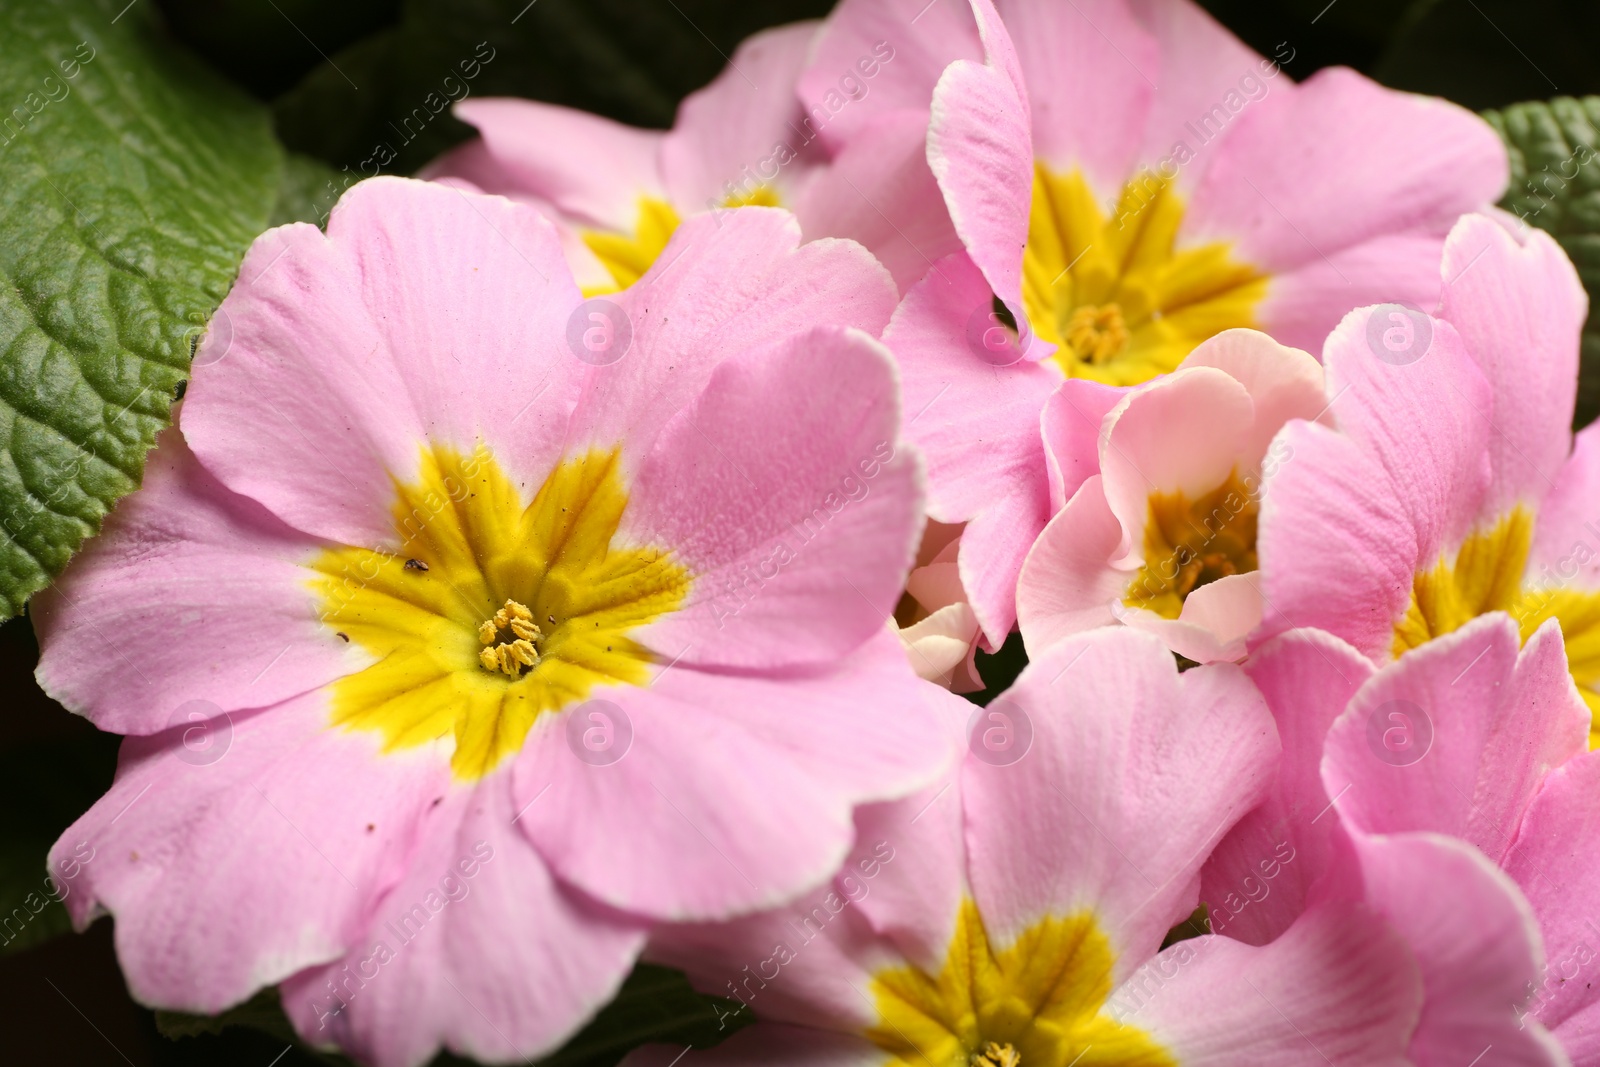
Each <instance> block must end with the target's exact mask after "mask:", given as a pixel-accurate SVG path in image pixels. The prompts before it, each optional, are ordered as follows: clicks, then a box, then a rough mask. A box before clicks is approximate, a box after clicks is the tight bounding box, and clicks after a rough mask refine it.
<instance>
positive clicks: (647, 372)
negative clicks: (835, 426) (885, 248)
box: [569, 207, 896, 468]
mask: <svg viewBox="0 0 1600 1067" xmlns="http://www.w3.org/2000/svg"><path fill="white" fill-rule="evenodd" d="M615 300H616V304H617V306H618V307H619V308H620V309H621V311H622V313H623V314H624V315H625V316H626V317H627V319H628V322H629V323H630V324H631V330H632V340H631V342H630V343H629V345H628V347H627V348H625V349H624V350H623V352H622V354H621V355H620V356H619V357H617V359H616V360H615V361H614V362H612V363H609V364H607V365H605V366H602V367H597V368H595V370H594V372H593V376H592V377H591V378H590V380H589V386H588V389H587V390H586V392H585V394H584V397H583V400H582V401H581V402H580V404H579V405H578V408H577V410H576V411H575V412H574V413H573V416H572V434H571V437H570V438H569V444H572V445H577V444H593V445H595V446H597V447H601V448H610V447H614V446H616V445H617V444H618V443H619V442H621V443H625V445H626V447H625V449H624V452H623V458H624V464H625V465H626V466H628V467H630V468H636V467H637V464H638V463H640V462H642V460H643V459H644V457H645V456H647V455H648V454H649V451H650V449H651V447H652V446H653V444H654V442H655V438H656V435H657V434H658V433H660V432H661V429H662V427H663V426H665V425H666V423H667V422H668V421H669V420H670V419H672V417H673V416H674V415H676V414H677V412H678V411H680V410H681V409H683V408H685V407H688V406H689V404H690V403H692V402H693V401H694V399H695V398H696V397H697V396H699V395H700V393H701V392H702V391H703V390H704V389H705V387H706V383H707V382H708V381H709V380H710V378H711V372H712V370H713V369H714V368H715V367H716V366H717V364H718V363H720V362H722V361H723V360H724V359H726V358H728V357H729V356H732V355H734V354H736V353H739V352H746V351H754V350H757V349H767V348H771V347H773V346H775V345H778V344H780V343H784V342H787V341H789V340H790V339H791V338H792V337H793V336H794V335H795V334H797V333H801V332H803V331H805V330H807V329H810V328H811V327H813V326H854V327H855V328H857V329H860V330H864V331H865V332H867V333H869V334H871V335H872V336H874V337H876V336H878V335H879V334H880V333H882V332H883V328H884V326H885V325H886V324H887V323H888V321H889V316H890V314H892V313H893V311H894V306H895V300H896V294H895V288H894V280H893V279H892V278H890V277H889V273H888V272H887V271H885V270H884V269H883V267H882V266H881V265H880V264H879V263H878V262H877V261H876V260H874V259H873V258H872V256H871V255H870V254H869V253H868V252H867V251H866V249H864V248H862V247H861V246H860V245H857V244H855V243H854V242H852V241H834V240H822V241H813V242H810V243H809V244H807V245H805V246H804V247H800V227H799V226H798V225H797V224H796V221H795V218H794V216H793V215H791V214H789V213H788V212H787V211H780V210H777V209H775V208H761V207H745V208H740V209H738V210H737V211H731V212H728V213H726V214H724V215H721V216H712V215H701V216H699V217H696V218H691V219H689V220H687V221H686V222H684V223H683V225H681V226H679V227H678V229H677V231H676V232H675V233H674V234H673V236H672V240H671V241H670V242H669V243H668V244H667V247H666V249H665V250H663V251H662V253H661V255H660V256H659V257H658V258H657V260H656V262H655V265H654V266H653V267H651V268H650V270H649V272H648V273H646V274H645V276H644V277H643V278H640V279H639V280H638V281H637V282H635V283H634V284H633V285H632V286H630V287H629V288H628V289H627V290H625V291H624V292H622V293H620V294H617V296H616V298H615ZM663 309H666V310H667V311H668V312H669V313H668V314H665V315H664V314H663ZM574 362H575V361H574Z"/></svg>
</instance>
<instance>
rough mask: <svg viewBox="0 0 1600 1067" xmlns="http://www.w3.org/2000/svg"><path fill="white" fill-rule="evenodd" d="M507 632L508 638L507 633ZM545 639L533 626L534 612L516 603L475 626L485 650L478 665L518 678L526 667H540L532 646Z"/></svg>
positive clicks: (507, 604)
mask: <svg viewBox="0 0 1600 1067" xmlns="http://www.w3.org/2000/svg"><path fill="white" fill-rule="evenodd" d="M507 631H510V636H509V637H507V636H506V633H507ZM542 636H544V635H543V634H542V633H541V632H540V630H539V627H538V626H536V625H535V624H534V621H533V612H531V611H529V610H528V609H527V608H526V607H524V606H523V605H521V604H518V603H517V602H516V601H515V600H508V601H506V606H505V607H503V608H501V609H500V610H499V611H497V612H495V613H494V618H492V619H485V620H483V625H482V626H480V627H478V640H479V641H481V642H483V643H484V644H485V645H488V646H489V647H488V648H485V649H483V651H481V652H479V653H478V662H479V663H480V664H482V665H483V669H484V670H486V671H499V672H500V673H501V674H505V675H508V676H510V677H512V678H521V677H522V672H523V670H525V669H526V668H528V667H537V666H538V665H539V649H538V646H536V645H535V644H534V642H535V641H537V640H539V638H540V637H542Z"/></svg>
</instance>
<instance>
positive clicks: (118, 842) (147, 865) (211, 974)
mask: <svg viewBox="0 0 1600 1067" xmlns="http://www.w3.org/2000/svg"><path fill="white" fill-rule="evenodd" d="M327 720H328V706H327V700H326V697H325V696H324V695H323V694H321V693H312V694H308V695H307V696H305V697H301V698H298V699H295V700H292V701H289V702H288V703H286V704H282V705H279V706H277V707H273V708H269V709H267V710H264V711H257V712H251V713H243V714H235V715H232V716H229V717H226V718H223V719H220V720H217V721H213V722H210V723H206V724H203V725H194V726H176V727H173V729H172V730H170V731H168V732H166V733H163V734H157V735H155V736H152V737H141V738H130V739H129V740H128V741H127V742H125V744H124V747H123V752H122V759H121V766H120V768H119V770H118V774H117V780H116V784H115V785H113V786H112V788H111V791H110V792H109V793H107V794H106V795H105V796H104V797H102V798H101V799H100V801H99V802H98V803H96V804H95V806H94V807H93V808H91V809H90V810H89V811H88V813H87V814H85V815H84V816H83V817H82V818H80V819H79V820H78V821H77V822H76V823H74V824H73V825H72V826H71V827H69V828H68V829H67V831H66V833H65V834H63V835H62V837H61V840H60V841H59V842H58V843H57V845H56V847H55V850H54V856H55V859H56V861H57V862H60V861H62V860H64V859H66V858H67V857H71V856H73V855H74V854H76V853H77V850H78V848H79V846H80V844H86V845H87V846H88V847H89V848H91V849H93V860H92V861H90V862H88V863H85V864H83V866H82V869H81V872H80V873H79V874H78V877H77V878H76V879H75V880H74V881H73V882H72V885H71V892H70V894H69V896H68V897H67V904H68V908H69V911H70V912H71V914H72V916H73V919H74V921H75V922H76V923H77V924H78V925H79V926H80V927H81V926H83V925H86V924H87V923H88V921H89V920H90V919H92V918H94V917H95V916H96V915H98V914H102V913H105V912H110V913H112V914H114V915H115V916H116V917H117V928H116V935H117V955H118V958H119V960H120V961H121V963H122V968H123V973H124V974H125V975H126V976H127V978H128V985H129V988H130V990H131V991H132V993H133V995H134V997H135V998H136V999H138V1000H139V1001H140V1002H142V1003H145V1004H153V1005H162V1006H165V1007H172V1008H178V1009H180V1010H184V1011H190V1012H196V1013H200V1014H214V1013H216V1012H219V1011H221V1010H223V1009H224V1008H227V1007H230V1006H232V1005H233V1004H236V1003H238V1002H240V1001H242V1000H244V999H246V998H247V997H249V996H250V995H251V994H252V993H253V992H255V991H256V990H257V989H260V988H261V987H262V986H266V985H272V984H274V983H276V982H279V981H282V980H283V979H285V978H287V977H289V976H290V975H292V974H294V973H295V972H296V971H299V970H301V969H302V968H304V967H308V966H311V965H314V964H318V963H323V962H326V961H328V960H332V959H337V958H338V957H339V956H341V955H343V953H344V950H345V948H346V946H347V945H348V944H349V943H350V942H351V941H352V940H353V939H354V938H356V937H357V936H358V935H359V934H360V932H361V930H362V928H363V927H364V925H365V923H366V919H367V915H368V909H369V908H370V907H371V904H372V902H373V900H374V899H376V897H377V896H378V894H379V893H381V892H382V890H383V889H384V888H386V886H387V885H388V883H389V882H391V881H392V880H393V879H394V878H395V877H397V876H398V875H399V873H400V872H399V869H398V868H399V866H400V865H401V864H402V862H403V857H404V856H405V855H406V853H407V851H408V850H409V849H410V848H411V843H412V841H413V840H414V839H415V838H416V835H417V833H418V825H419V822H420V821H421V819H422V816H423V812H424V811H425V809H426V807H427V805H428V803H429V801H430V800H431V799H432V797H433V796H435V795H438V794H439V793H442V792H443V791H444V790H445V787H446V784H447V782H448V780H449V760H448V754H447V753H440V752H439V751H438V748H437V747H436V746H430V747H428V748H424V749H420V750H415V751H413V752H409V753H403V754H393V755H390V756H380V755H379V752H378V738H376V737H375V736H374V735H372V734H361V733H349V732H345V731H337V732H335V731H332V730H329V729H328V726H327ZM369 827H370V829H369ZM267 856H270V857H272V859H271V862H263V857H267ZM57 869H60V868H59V867H58V868H57Z"/></svg>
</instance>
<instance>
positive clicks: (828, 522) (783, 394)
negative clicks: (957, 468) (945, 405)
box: [624, 329, 922, 668]
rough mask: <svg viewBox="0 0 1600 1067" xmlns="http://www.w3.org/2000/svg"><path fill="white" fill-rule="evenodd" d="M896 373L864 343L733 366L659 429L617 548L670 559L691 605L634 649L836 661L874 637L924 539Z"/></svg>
mask: <svg viewBox="0 0 1600 1067" xmlns="http://www.w3.org/2000/svg"><path fill="white" fill-rule="evenodd" d="M896 377H897V375H896V371H895V366H894V361H893V359H892V358H891V357H890V355H889V353H888V351H887V350H886V349H885V348H884V347H883V346H882V345H881V344H879V343H878V342H877V341H874V340H872V339H871V338H870V337H868V336H866V335H865V334H863V333H860V332H858V331H845V330H838V329H814V330H810V331H808V332H806V333H803V334H799V335H797V336H795V337H793V338H791V339H789V340H787V341H784V342H781V343H780V344H779V345H778V346H776V347H775V348H773V349H771V350H768V351H765V352H748V351H746V352H740V353H737V354H735V355H733V356H732V357H731V358H729V359H727V360H725V361H724V362H723V363H721V364H720V365H719V366H718V367H717V368H716V369H715V370H714V371H713V372H712V374H711V380H710V382H709V383H707V385H706V389H705V392H704V393H702V394H701V395H700V397H699V398H698V399H697V400H696V401H695V402H694V403H693V405H692V406H690V407H688V408H686V409H684V410H683V411H682V412H680V413H679V414H678V415H677V417H676V418H674V419H673V421H672V422H670V423H668V424H667V427H666V428H665V429H664V430H663V431H662V433H661V436H660V438H659V439H658V441H657V443H656V447H655V449H654V450H653V451H652V452H651V454H650V455H649V457H648V458H646V459H645V461H644V463H643V466H642V468H641V470H640V472H639V476H638V478H637V480H636V481H635V483H634V486H633V491H632V494H631V498H630V500H629V506H628V516H627V520H626V522H625V526H624V535H625V537H626V538H627V539H628V540H631V541H633V542H634V543H637V544H647V545H663V546H668V547H669V548H670V550H671V551H672V553H673V554H674V556H675V558H676V559H677V560H678V562H680V563H681V564H682V565H683V566H685V567H686V568H688V571H689V573H690V575H691V576H692V585H691V588H690V593H689V597H688V600H687V601H686V602H685V603H684V604H683V606H682V607H680V608H679V609H678V610H676V611H673V612H670V613H668V614H666V615H664V616H662V617H661V618H660V619H658V620H656V621H655V622H653V623H651V624H650V625H648V626H646V627H643V628H641V629H640V630H639V631H638V632H637V633H636V634H635V638H636V639H637V640H639V641H641V642H642V643H644V644H646V645H647V646H649V647H651V648H653V649H654V650H655V651H656V652H658V653H659V654H660V655H661V657H662V658H663V659H666V660H676V661H679V662H681V663H682V664H684V665H699V666H717V667H739V668H765V667H782V666H793V665H796V664H823V663H831V662H833V661H835V660H837V659H838V658H839V657H840V656H843V655H845V654H847V653H849V652H850V651H851V650H852V649H854V648H856V647H857V646H858V645H860V644H861V643H862V642H863V641H865V640H867V638H868V637H869V636H871V635H873V634H875V633H876V632H877V631H878V630H879V629H881V628H882V626H883V624H884V620H885V619H887V618H888V617H889V616H890V615H891V614H892V613H893V611H894V608H895V604H896V602H897V601H898V600H899V599H900V594H901V592H902V591H903V590H904V588H905V580H906V573H907V572H908V571H909V570H910V567H911V563H912V560H913V559H914V557H915V556H916V551H917V542H918V540H919V539H920V537H921V535H922V530H921V525H922V524H921V522H920V521H919V520H920V518H921V510H922V509H921V492H920V486H919V485H918V482H919V481H920V472H919V470H918V463H917V457H916V455H915V454H914V453H913V452H912V451H911V450H910V449H909V448H908V447H906V446H905V445H904V444H902V443H900V441H899V440H898V438H899V421H900V418H899V404H898V396H897V395H896V388H895V387H896Z"/></svg>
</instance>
